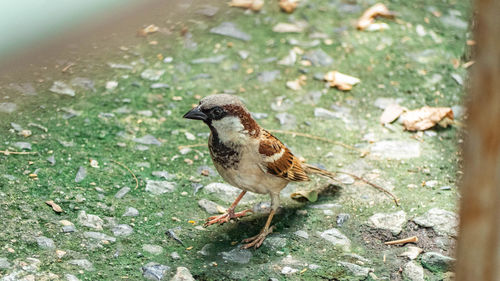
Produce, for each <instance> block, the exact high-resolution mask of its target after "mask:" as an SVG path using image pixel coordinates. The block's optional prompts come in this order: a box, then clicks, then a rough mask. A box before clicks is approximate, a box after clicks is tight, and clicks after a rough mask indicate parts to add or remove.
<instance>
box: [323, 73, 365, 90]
mask: <svg viewBox="0 0 500 281" xmlns="http://www.w3.org/2000/svg"><path fill="white" fill-rule="evenodd" d="M324 79H325V80H326V81H328V82H330V87H331V88H334V87H337V88H338V89H339V90H342V91H349V90H351V89H352V87H353V86H354V85H356V84H358V83H359V82H361V80H359V78H356V77H353V76H349V75H347V74H343V73H340V72H338V71H329V72H327V73H326V74H325V77H324Z"/></svg>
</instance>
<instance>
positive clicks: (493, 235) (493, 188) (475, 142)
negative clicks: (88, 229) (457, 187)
mask: <svg viewBox="0 0 500 281" xmlns="http://www.w3.org/2000/svg"><path fill="white" fill-rule="evenodd" d="M475 8H476V11H477V12H478V14H477V16H478V18H477V29H476V30H475V40H476V44H477V45H476V50H475V52H474V53H475V55H476V57H475V60H476V64H475V65H473V66H472V72H471V77H472V84H471V87H470V90H469V97H468V106H467V110H468V113H469V118H468V121H467V129H466V130H467V135H466V140H465V144H464V147H463V148H464V154H463V155H464V178H463V182H462V185H461V194H462V198H461V203H460V231H459V238H458V253H457V254H458V260H457V265H456V273H457V275H456V277H457V279H456V280H457V281H472V280H478V281H479V280H481V281H490V280H500V1H498V0H476V7H475Z"/></svg>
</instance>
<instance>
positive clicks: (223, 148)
mask: <svg viewBox="0 0 500 281" xmlns="http://www.w3.org/2000/svg"><path fill="white" fill-rule="evenodd" d="M183 117H184V118H187V119H194V120H201V121H203V122H204V123H205V124H206V125H207V126H208V128H209V129H210V136H209V138H208V148H209V151H210V156H211V158H212V161H213V164H214V166H215V168H216V170H217V172H218V173H219V174H220V175H221V176H222V178H223V179H224V180H225V181H226V182H228V183H229V184H231V185H233V186H235V187H237V188H239V189H241V190H242V191H241V193H240V194H239V195H238V197H237V198H236V199H235V201H234V202H233V203H232V204H231V206H230V207H229V208H228V209H227V211H226V212H225V213H224V214H222V215H219V216H212V217H209V218H208V219H207V221H206V223H205V226H209V225H212V224H215V223H218V224H223V223H225V222H228V221H230V220H231V219H233V218H239V217H243V216H245V215H246V214H247V213H248V212H252V211H251V210H244V211H241V212H237V213H236V212H235V208H236V206H237V205H238V203H239V202H240V200H241V199H242V198H243V196H244V195H245V194H246V193H247V192H248V191H250V192H254V193H259V194H269V196H270V197H271V211H270V213H269V216H268V218H267V221H266V224H265V225H264V227H263V228H262V230H261V231H260V233H259V234H257V235H255V236H253V237H250V238H247V239H244V240H243V243H246V244H244V245H243V246H242V248H244V249H248V248H250V247H254V248H258V247H260V246H261V245H262V243H263V242H264V240H265V239H266V237H267V236H268V235H269V234H270V233H272V232H273V229H274V226H271V222H272V219H273V216H274V214H275V213H276V210H277V209H278V207H279V205H280V191H281V190H283V188H285V187H286V185H287V184H288V183H289V182H301V181H309V180H310V179H309V175H310V174H317V175H320V176H324V177H328V178H332V177H333V176H334V174H333V173H330V172H328V171H326V170H322V169H319V168H316V167H314V166H311V165H308V164H305V163H302V162H301V161H300V160H299V159H298V158H297V157H296V156H294V155H293V154H292V152H291V151H290V149H288V148H287V147H286V146H285V145H284V144H283V143H282V142H281V141H280V140H278V139H277V138H276V137H274V136H273V135H272V134H271V133H269V132H268V131H266V130H264V129H263V128H261V127H260V126H259V124H257V122H256V121H255V120H254V119H253V118H252V116H251V114H250V112H249V111H248V110H247V108H246V107H245V105H244V104H243V103H242V102H241V100H240V99H239V98H238V97H236V96H232V95H227V94H219V95H211V96H207V97H205V98H203V99H201V100H200V103H199V105H198V106H196V107H194V108H192V109H191V110H190V111H189V112H187V113H186V114H185V115H184V116H183Z"/></svg>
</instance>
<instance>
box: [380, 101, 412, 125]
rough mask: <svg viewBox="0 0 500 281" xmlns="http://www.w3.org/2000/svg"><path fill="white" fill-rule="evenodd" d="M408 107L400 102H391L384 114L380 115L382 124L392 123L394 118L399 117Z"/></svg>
mask: <svg viewBox="0 0 500 281" xmlns="http://www.w3.org/2000/svg"><path fill="white" fill-rule="evenodd" d="M406 110H407V109H406V108H404V107H402V106H400V105H399V104H391V105H389V106H387V107H386V108H385V110H384V112H383V113H382V116H380V123H382V124H387V123H392V122H394V120H396V119H398V117H399V116H401V114H403V112H405V111H406Z"/></svg>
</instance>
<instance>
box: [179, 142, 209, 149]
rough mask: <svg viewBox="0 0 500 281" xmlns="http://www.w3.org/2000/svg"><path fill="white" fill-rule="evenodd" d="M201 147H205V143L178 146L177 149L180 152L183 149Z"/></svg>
mask: <svg viewBox="0 0 500 281" xmlns="http://www.w3.org/2000/svg"><path fill="white" fill-rule="evenodd" d="M203 146H207V144H206V143H197V144H188V145H179V146H178V147H177V148H178V149H179V150H181V149H183V148H191V147H203Z"/></svg>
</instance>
